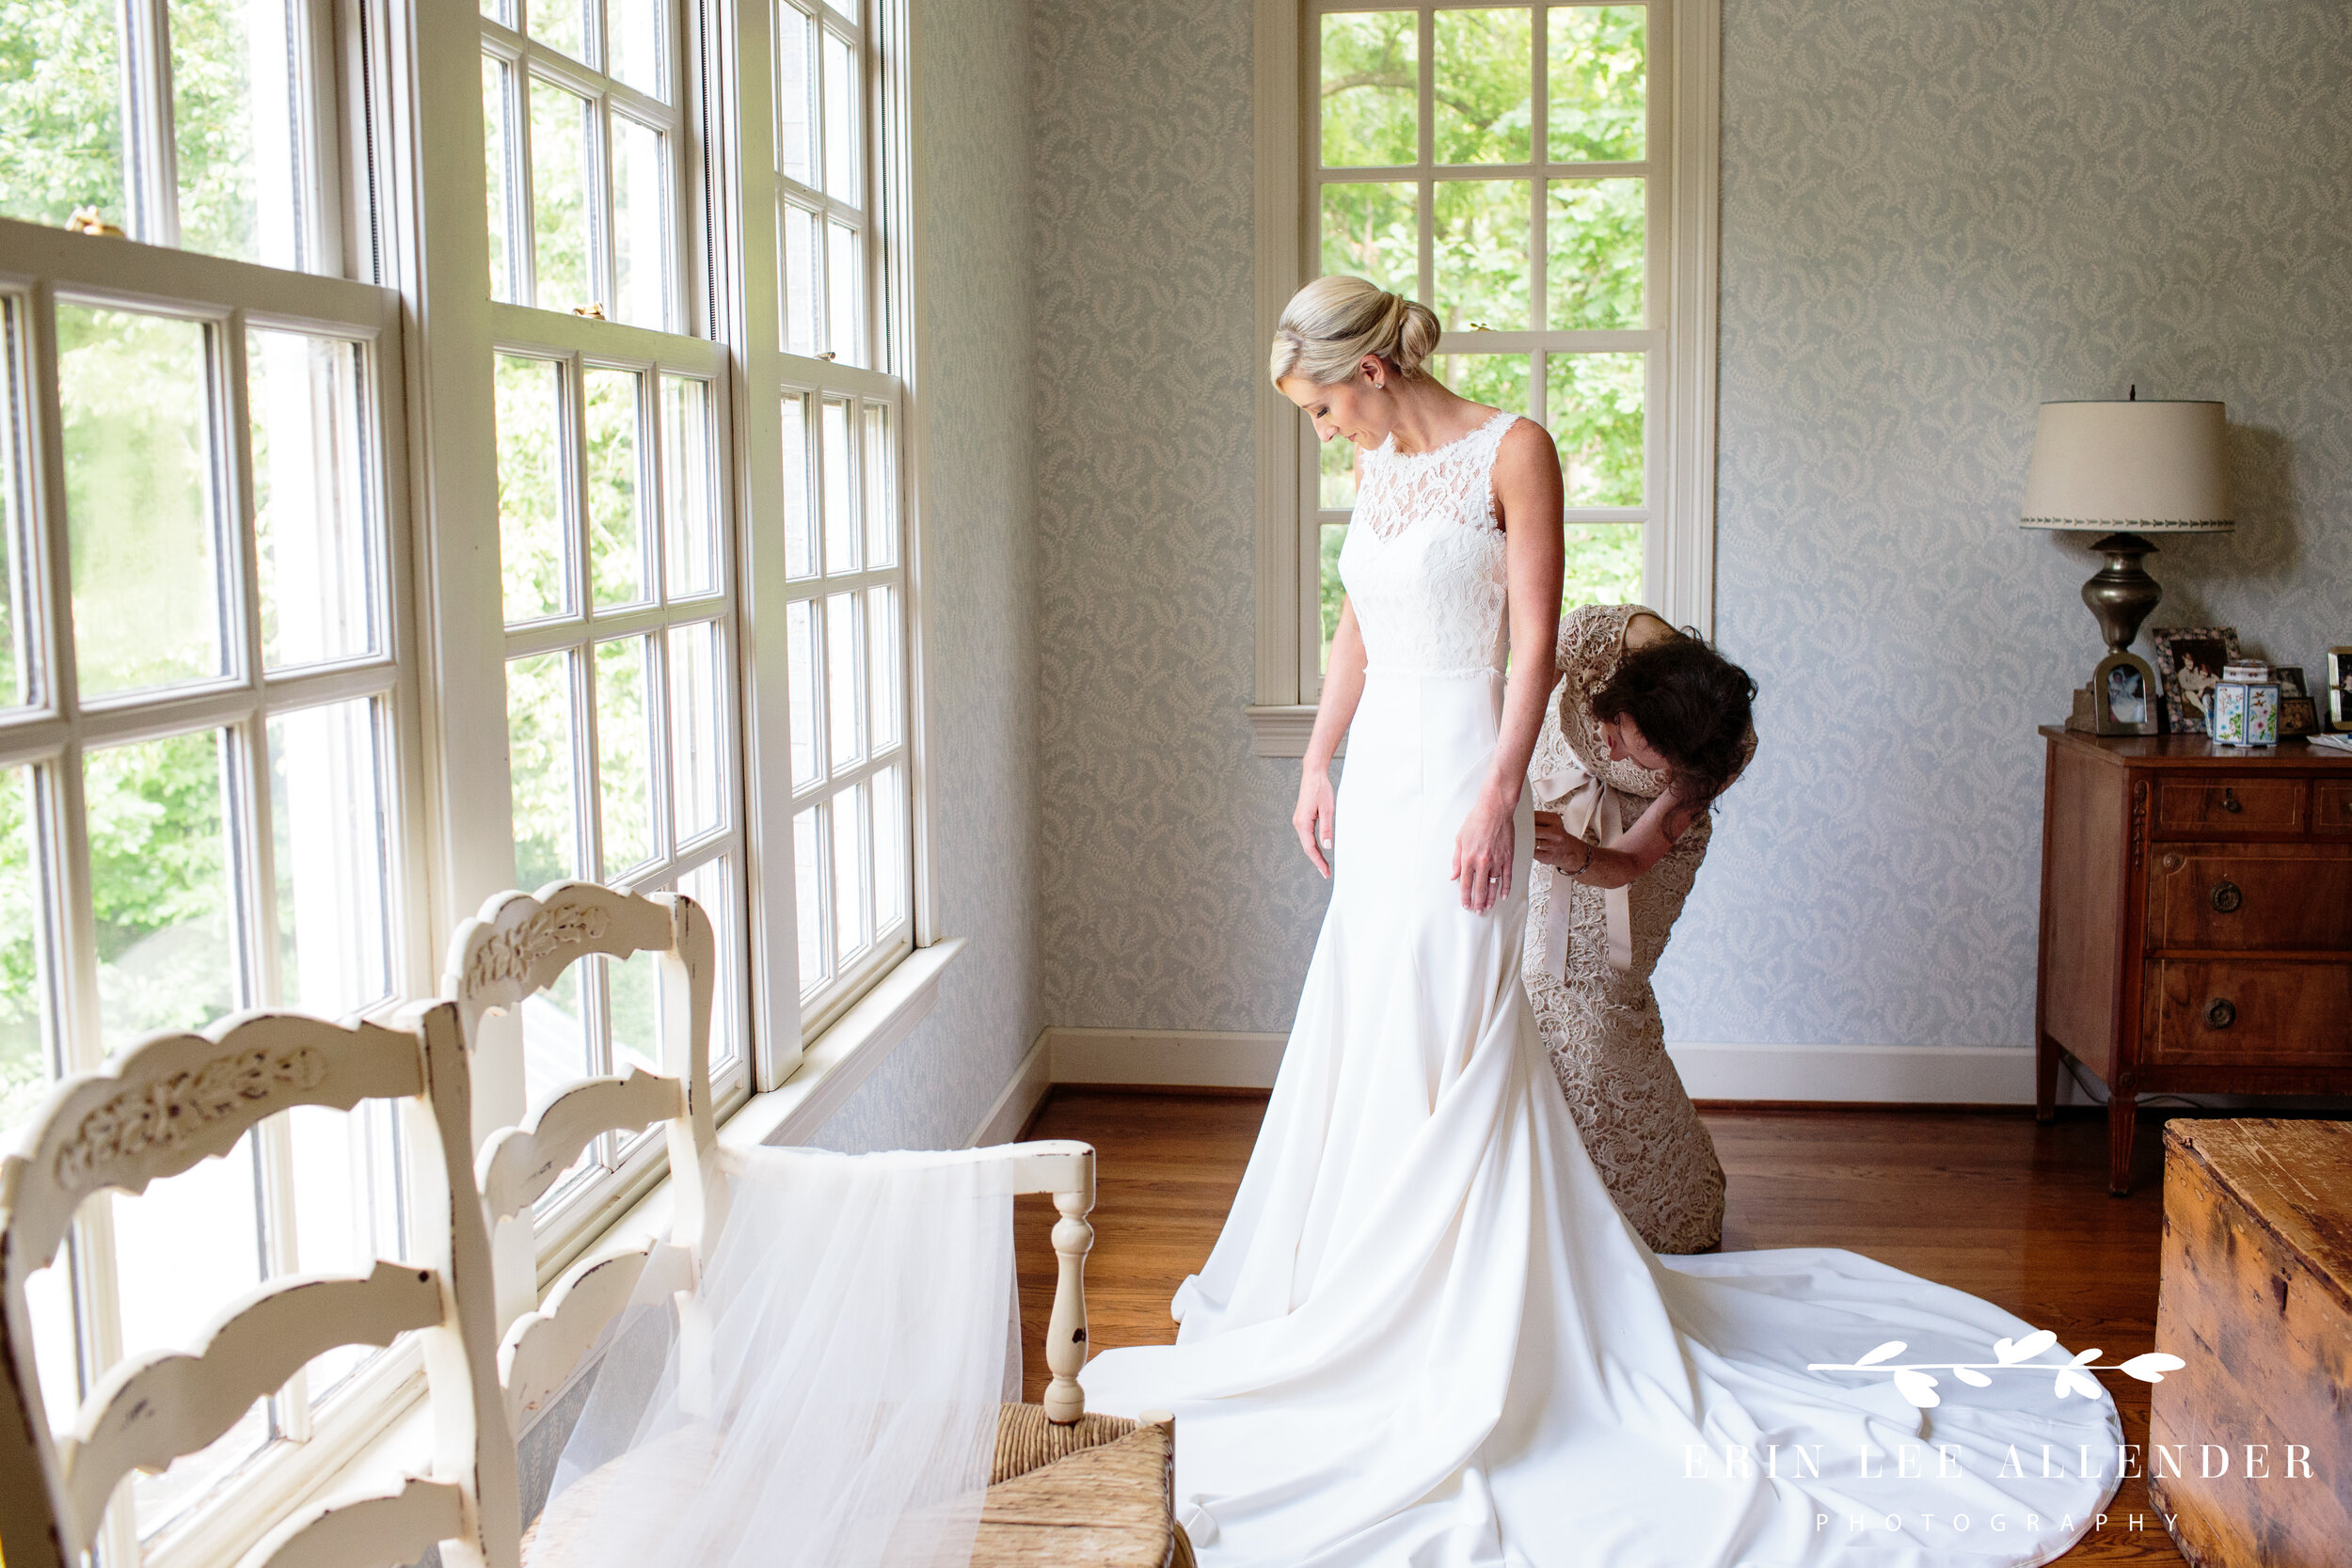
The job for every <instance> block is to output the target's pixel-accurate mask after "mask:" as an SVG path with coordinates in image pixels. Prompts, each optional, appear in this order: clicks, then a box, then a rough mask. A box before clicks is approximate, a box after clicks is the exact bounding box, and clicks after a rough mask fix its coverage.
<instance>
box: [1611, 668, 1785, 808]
mask: <svg viewBox="0 0 2352 1568" xmlns="http://www.w3.org/2000/svg"><path fill="white" fill-rule="evenodd" d="M1755 703H1756V682H1755V680H1754V679H1753V678H1751V677H1750V676H1749V674H1748V673H1747V672H1746V671H1745V670H1742V669H1740V666H1738V665H1737V664H1734V663H1732V662H1731V660H1729V659H1727V658H1725V657H1724V656H1723V655H1721V654H1719V653H1717V652H1716V651H1715V649H1714V647H1713V646H1712V645H1711V644H1709V643H1708V641H1707V640H1706V639H1704V638H1702V637H1700V636H1699V635H1698V633H1697V632H1696V631H1694V630H1692V628H1690V627H1687V626H1686V627H1684V628H1683V629H1682V630H1681V631H1679V632H1677V633H1676V634H1675V635H1674V636H1672V637H1665V638H1661V639H1659V640H1658V641H1655V642H1650V643H1645V644H1644V645H1643V646H1641V647H1638V648H1633V649H1630V650H1629V651H1628V652H1627V653H1626V655H1625V657H1622V658H1620V659H1619V660H1618V661H1617V668H1616V673H1613V674H1612V675H1611V676H1610V677H1609V679H1608V680H1607V681H1606V682H1605V683H1604V684H1603V685H1602V686H1601V688H1600V689H1599V690H1597V691H1596V692H1594V693H1593V699H1592V707H1593V717H1594V718H1596V719H1600V720H1617V719H1630V720H1632V721H1633V723H1634V726H1635V727H1636V728H1638V729H1639V730H1640V731H1641V732H1642V738H1644V739H1645V740H1646V741H1648V742H1649V744H1650V746H1651V748H1652V749H1653V750H1654V751H1656V752H1658V754H1659V755H1661V756H1662V757H1664V758H1665V759H1666V762H1667V765H1668V766H1667V768H1666V779H1667V784H1668V786H1669V787H1670V788H1672V789H1673V791H1674V796H1675V799H1676V800H1677V801H1678V802H1680V803H1681V804H1682V805H1684V806H1688V807H1692V808H1693V809H1697V810H1702V811H1703V810H1705V809H1707V808H1708V806H1709V805H1711V804H1713V802H1714V800H1715V797H1716V796H1718V795H1720V794H1722V793H1723V790H1724V785H1725V784H1729V783H1731V780H1732V776H1733V775H1734V774H1736V773H1738V772H1739V771H1740V767H1741V765H1742V764H1743V763H1744V762H1745V761H1746V752H1747V736H1748V730H1749V726H1750V722H1751V721H1752V719H1753V717H1754V709H1755Z"/></svg>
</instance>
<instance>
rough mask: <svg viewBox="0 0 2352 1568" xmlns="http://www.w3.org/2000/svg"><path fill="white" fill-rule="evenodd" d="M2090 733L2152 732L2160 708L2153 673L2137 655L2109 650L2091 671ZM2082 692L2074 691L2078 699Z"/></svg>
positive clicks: (2154, 729)
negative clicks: (2110, 651)
mask: <svg viewBox="0 0 2352 1568" xmlns="http://www.w3.org/2000/svg"><path fill="white" fill-rule="evenodd" d="M2088 690H2089V692H2090V709H2091V733H2092V734H2093V735H2155V734H2157V733H2158V730H2159V719H2160V709H2159V707H2158V702H2159V699H2158V697H2157V695H2156V676H2155V672H2154V671H2153V670H2151V669H2149V668H2148V664H2147V661H2146V660H2145V659H2142V658H2139V657H2137V656H2136V655H2132V654H2125V653H2110V654H2109V655H2107V657H2105V658H2103V659H2101V660H2100V661H2099V667H2098V668H2097V669H2096V670H2093V671H2092V672H2091V673H2090V687H2089V688H2088ZM2081 695H2082V694H2081V693H2079V692H2078V693H2076V697H2077V700H2079V699H2080V697H2081Z"/></svg>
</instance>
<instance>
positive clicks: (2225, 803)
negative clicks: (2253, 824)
mask: <svg viewBox="0 0 2352 1568" xmlns="http://www.w3.org/2000/svg"><path fill="white" fill-rule="evenodd" d="M2221 809H2222V810H2223V811H2226V812H2229V813H2230V814H2232V815H2233V816H2234V815H2236V814H2237V813H2239V812H2242V811H2244V810H2245V809H2246V808H2245V807H2244V806H2242V805H2240V804H2238V799H2237V791H2236V790H2234V789H2224V790H2223V791H2222V792H2221Z"/></svg>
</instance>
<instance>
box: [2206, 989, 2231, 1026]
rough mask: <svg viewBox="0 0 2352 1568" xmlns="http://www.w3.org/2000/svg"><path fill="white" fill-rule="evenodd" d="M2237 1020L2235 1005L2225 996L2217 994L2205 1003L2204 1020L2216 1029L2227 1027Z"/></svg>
mask: <svg viewBox="0 0 2352 1568" xmlns="http://www.w3.org/2000/svg"><path fill="white" fill-rule="evenodd" d="M2205 1022H2206V1023H2207V1024H2209V1025H2210V1026H2212V1027H2213V1028H2216V1029H2227V1028H2228V1027H2229V1026H2230V1025H2231V1024H2233V1023H2235V1022H2237V1006H2236V1005H2235V1004H2233V1002H2231V1001H2230V999H2229V998H2228V997H2226V996H2217V997H2215V998H2214V999H2213V1000H2212V1001H2211V1002H2208V1003H2206V1004H2205Z"/></svg>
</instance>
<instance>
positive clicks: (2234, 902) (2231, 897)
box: [2205, 879, 2246, 914]
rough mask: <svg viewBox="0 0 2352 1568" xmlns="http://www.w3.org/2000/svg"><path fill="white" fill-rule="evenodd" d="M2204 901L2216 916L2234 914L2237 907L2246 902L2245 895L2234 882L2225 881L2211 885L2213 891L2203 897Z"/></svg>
mask: <svg viewBox="0 0 2352 1568" xmlns="http://www.w3.org/2000/svg"><path fill="white" fill-rule="evenodd" d="M2205 901H2206V902H2207V903H2209V904H2211V905H2212V906H2213V907H2214V911H2215V912H2216V913H2217V914H2235V913H2237V911H2238V907H2239V906H2240V905H2242V904H2244V903H2245V902H2246V895H2245V893H2244V892H2243V891H2242V890H2241V889H2240V888H2239V887H2238V885H2237V884H2236V883H2235V882H2233V881H2229V880H2227V879H2224V880H2221V881H2218V882H2216V883H2214V884H2213V891H2212V892H2211V893H2209V894H2207V895H2205Z"/></svg>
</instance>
